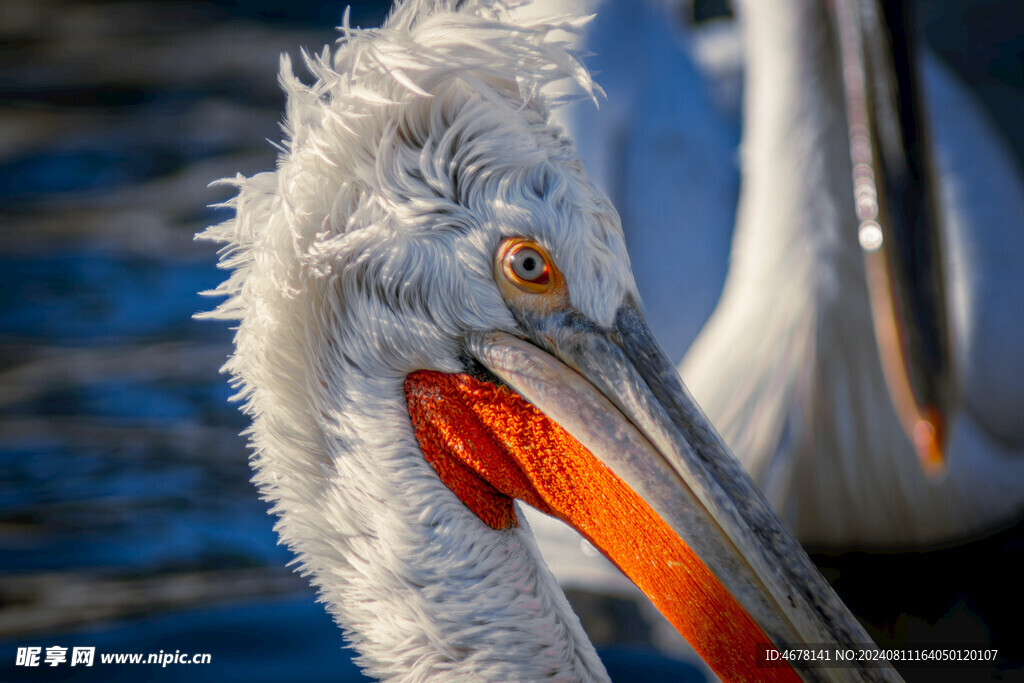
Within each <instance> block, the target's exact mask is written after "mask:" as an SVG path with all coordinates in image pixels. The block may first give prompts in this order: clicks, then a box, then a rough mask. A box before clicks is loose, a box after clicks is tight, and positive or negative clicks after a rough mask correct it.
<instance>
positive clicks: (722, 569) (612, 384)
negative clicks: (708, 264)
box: [406, 303, 895, 680]
mask: <svg viewBox="0 0 1024 683" xmlns="http://www.w3.org/2000/svg"><path fill="white" fill-rule="evenodd" d="M520 324H521V326H522V328H523V330H524V333H525V334H524V336H525V337H526V339H523V338H520V337H516V336H512V335H509V334H506V333H504V332H491V333H486V334H475V335H471V336H470V337H469V338H468V339H467V353H468V354H469V355H471V356H472V357H473V358H474V359H475V360H476V361H478V362H479V363H480V364H481V365H482V366H483V368H485V369H486V370H485V371H483V372H481V373H478V376H477V377H471V376H469V375H441V374H440V373H423V372H421V373H414V374H413V375H410V377H409V379H408V380H407V382H406V395H407V397H408V399H409V406H410V414H411V415H412V418H413V423H414V425H415V427H416V435H417V438H418V439H419V442H420V445H421V446H422V447H423V450H424V453H425V455H426V456H427V458H428V460H430V461H431V463H432V464H434V467H435V469H437V470H438V472H439V474H440V475H441V477H442V479H444V480H445V481H446V483H448V485H449V488H452V489H453V490H454V491H456V493H458V494H459V495H460V497H461V498H462V499H463V501H464V502H466V504H467V505H469V506H470V507H471V508H473V509H474V510H475V511H477V513H478V515H480V516H481V518H483V519H484V520H485V521H488V523H490V524H491V526H494V527H496V528H501V527H502V526H507V525H508V524H503V523H502V519H503V518H502V516H501V515H500V514H498V515H497V516H494V512H495V502H496V500H498V499H497V498H495V497H493V496H494V495H497V494H500V495H505V496H509V497H516V498H520V499H523V500H525V501H526V502H527V503H529V504H531V505H534V506H535V507H537V508H539V509H541V510H542V511H544V512H547V513H549V514H553V515H555V516H557V517H559V518H561V519H563V520H564V521H565V522H567V523H568V524H569V525H570V526H572V527H574V528H575V529H576V530H577V531H579V532H580V533H581V534H582V535H583V536H584V537H586V538H587V539H588V540H590V542H591V543H593V544H594V545H595V547H597V548H598V549H600V550H601V551H602V552H603V553H604V554H605V555H606V556H607V557H608V558H609V559H611V560H612V561H613V562H614V563H615V564H616V565H617V566H618V567H619V568H620V569H621V570H622V571H623V572H624V573H625V574H626V575H627V576H629V578H630V579H631V580H633V582H634V583H636V584H637V585H638V586H639V587H640V588H641V589H642V590H643V591H644V592H645V593H646V594H647V596H648V597H649V598H650V599H651V600H652V602H653V603H654V604H655V605H656V606H657V607H658V608H659V609H660V610H661V611H662V613H663V614H664V615H665V616H666V617H667V618H668V619H669V620H670V621H671V622H672V623H673V624H674V625H675V626H676V628H677V629H679V631H680V632H681V633H682V634H683V636H684V637H686V638H687V639H688V640H689V641H690V643H691V644H692V645H693V646H694V648H695V649H696V650H697V651H698V652H699V653H700V654H701V656H703V657H704V658H705V660H706V661H708V663H709V665H710V666H711V667H712V668H713V669H714V670H715V671H716V673H718V675H720V676H722V677H723V679H725V680H740V679H750V678H751V677H755V678H761V679H764V680H779V679H786V680H795V679H796V678H797V677H798V676H801V677H805V678H811V679H814V678H820V677H821V675H822V672H821V670H820V669H814V668H812V667H811V666H810V665H809V664H808V663H806V662H790V663H789V665H787V667H786V668H781V669H780V668H764V669H758V668H755V667H756V662H757V661H758V660H757V658H758V652H759V651H760V652H765V651H767V649H768V648H770V647H781V646H783V645H784V644H795V643H802V644H808V643H816V644H825V643H829V644H841V645H843V646H846V647H854V646H857V647H872V648H873V647H874V646H873V645H872V644H871V639H870V638H869V637H868V635H867V634H866V633H865V632H864V630H863V629H862V628H861V626H860V625H859V624H858V623H857V622H856V620H855V619H854V618H853V616H852V615H851V614H850V613H849V612H848V611H847V609H846V608H845V606H844V605H843V604H842V602H841V601H840V600H839V598H838V597H837V596H836V595H835V593H834V592H833V591H832V589H831V587H830V586H829V585H828V584H827V583H826V582H825V580H824V579H823V578H822V577H821V575H820V574H819V573H818V571H817V569H815V567H814V566H813V565H812V564H811V562H810V560H809V559H808V557H807V556H806V554H805V553H804V552H803V550H802V549H801V547H800V546H799V545H798V544H797V542H796V541H795V540H794V539H793V537H792V536H791V535H790V534H789V532H788V531H787V530H786V529H785V528H784V527H783V525H782V523H781V522H780V520H779V519H778V518H777V517H776V515H775V514H774V512H773V511H772V510H771V508H770V507H769V505H768V503H767V502H766V501H765V500H764V498H763V497H762V496H761V494H760V493H759V492H758V491H757V489H756V488H755V487H754V485H753V483H752V482H751V480H750V479H749V477H748V476H747V474H746V473H745V471H744V470H743V468H742V466H741V465H740V464H739V463H738V462H737V461H736V460H735V458H733V456H732V455H731V453H730V452H729V450H728V448H727V447H726V446H725V444H724V442H723V441H722V439H721V437H719V435H718V434H717V433H716V432H715V430H714V428H713V427H712V426H711V425H710V423H709V422H708V420H707V418H706V417H705V416H704V414H703V413H702V412H701V410H700V408H699V407H698V406H697V405H696V403H694V401H693V399H692V398H691V397H690V395H689V393H688V392H687V391H686V389H685V387H684V386H683V385H682V382H681V381H680V379H679V376H678V374H677V373H676V371H675V368H674V367H673V366H672V364H671V362H669V360H668V358H667V357H666V355H665V354H664V352H663V351H662V350H661V348H660V347H659V345H658V344H657V342H656V341H655V340H654V337H653V336H652V334H651V331H650V329H649V328H648V326H647V324H646V322H645V321H644V319H643V316H642V315H641V314H640V313H639V312H638V311H637V309H636V308H635V307H634V306H633V305H631V304H630V303H626V304H624V305H623V306H622V307H621V308H620V309H619V311H618V314H617V317H616V319H615V322H614V324H613V326H612V327H611V328H607V329H603V328H601V327H599V326H598V325H596V324H594V323H593V322H592V321H590V320H588V319H586V318H585V317H584V316H582V315H581V314H580V313H578V312H577V311H575V309H572V308H567V309H564V310H561V311H557V312H553V313H548V314H544V315H538V316H534V317H531V318H526V319H520ZM488 377H490V378H492V379H488ZM493 378H496V380H497V381H496V382H495V381H493ZM455 404H458V405H457V406H456V405H455ZM460 411H461V412H460ZM451 460H457V461H458V464H456V465H453V464H452V463H451ZM509 462H511V465H509ZM469 469H472V470H473V471H474V472H475V473H476V474H477V475H478V476H479V477H480V478H482V479H483V480H485V482H486V487H492V489H487V488H486V487H480V486H477V487H476V488H473V487H472V486H467V483H466V482H467V480H466V479H465V476H464V475H465V472H466V470H469ZM460 477H461V478H460ZM488 496H492V497H491V498H488ZM762 660H763V657H762ZM865 664H866V666H865V668H863V669H861V670H859V671H857V674H858V675H860V676H863V677H864V679H865V680H868V679H878V680H885V679H889V678H893V677H895V674H894V673H893V672H892V670H891V669H886V668H874V666H873V664H867V663H865ZM790 666H791V667H792V668H790ZM853 671H854V670H853V669H851V670H848V673H850V675H853Z"/></svg>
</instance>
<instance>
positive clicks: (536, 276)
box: [497, 237, 557, 294]
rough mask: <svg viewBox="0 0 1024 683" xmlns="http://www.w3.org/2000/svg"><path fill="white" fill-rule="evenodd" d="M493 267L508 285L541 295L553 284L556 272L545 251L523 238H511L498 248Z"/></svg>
mask: <svg viewBox="0 0 1024 683" xmlns="http://www.w3.org/2000/svg"><path fill="white" fill-rule="evenodd" d="M497 265H498V268H499V269H500V272H501V275H502V276H503V277H504V278H505V280H507V281H508V282H509V283H511V284H513V285H515V286H516V287H518V288H519V289H521V290H522V291H524V292H528V293H530V294H543V293H545V292H547V291H549V290H550V289H551V288H552V286H554V284H555V280H556V274H557V271H556V269H555V266H554V264H553V263H552V260H551V256H550V255H549V254H548V252H547V250H546V249H545V248H544V247H542V246H541V245H539V244H537V243H536V242H534V241H533V240H528V239H526V238H525V237H511V238H509V239H507V240H505V241H504V242H503V243H502V245H501V248H499V249H498V255H497Z"/></svg>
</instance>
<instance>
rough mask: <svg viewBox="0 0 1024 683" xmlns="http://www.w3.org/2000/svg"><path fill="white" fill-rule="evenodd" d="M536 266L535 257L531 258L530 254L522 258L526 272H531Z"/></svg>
mask: <svg viewBox="0 0 1024 683" xmlns="http://www.w3.org/2000/svg"><path fill="white" fill-rule="evenodd" d="M536 267H537V259H535V258H533V257H532V256H527V257H526V258H525V259H523V270H525V271H526V272H527V273H532V272H533V269H534V268H536Z"/></svg>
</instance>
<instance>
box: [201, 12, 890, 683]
mask: <svg viewBox="0 0 1024 683" xmlns="http://www.w3.org/2000/svg"><path fill="white" fill-rule="evenodd" d="M579 23H580V22H579V21H578V20H575V19H572V18H568V17H562V18H560V19H559V18H551V17H548V18H546V19H544V18H528V17H526V16H523V15H519V14H517V13H516V12H515V11H510V10H507V9H505V5H503V4H496V5H493V6H492V5H489V4H487V3H484V2H474V1H473V0H465V1H455V0H433V1H428V0H408V1H407V2H404V3H399V4H398V5H397V6H396V7H395V9H394V11H393V12H392V14H391V15H390V17H389V18H388V20H387V22H386V23H385V25H384V26H383V27H382V28H380V29H369V30H357V29H352V28H350V27H349V26H348V21H347V19H346V21H345V22H344V26H343V27H342V39H341V41H340V43H339V45H338V47H337V48H336V49H335V50H333V51H332V50H330V49H328V48H325V49H324V51H323V52H321V53H320V54H318V55H314V56H307V59H306V66H307V68H308V69H309V70H310V72H311V73H312V75H313V77H314V81H313V83H312V84H310V85H306V84H303V83H302V82H300V81H299V79H298V78H297V77H296V76H294V75H293V72H292V69H291V65H290V63H289V60H288V59H287V58H286V57H285V58H282V69H281V76H280V80H281V83H282V85H283V87H284V89H285V91H286V93H287V96H288V103H287V110H286V120H285V124H284V129H285V141H284V142H283V144H282V146H281V155H280V158H279V163H278V167H277V170H275V171H273V172H266V173H261V174H257V175H255V176H253V177H251V178H244V177H241V176H238V177H236V178H234V179H233V180H232V181H231V182H232V183H234V184H235V185H237V187H238V195H237V197H236V198H235V199H234V200H232V201H231V202H230V205H231V206H232V207H233V208H234V210H235V217H234V218H232V219H231V220H229V221H227V222H225V223H222V224H220V225H217V226H214V227H212V228H209V229H208V230H207V231H205V232H204V233H202V234H201V235H200V237H201V238H202V239H208V240H213V241H216V242H220V243H222V244H223V245H224V246H223V247H222V251H221V266H222V267H223V268H225V269H228V270H230V271H231V275H230V277H229V278H228V279H227V280H226V281H225V282H224V283H223V284H222V285H221V286H220V287H219V288H218V289H216V290H215V291H214V292H213V294H216V295H221V296H226V297H227V299H226V301H224V302H223V303H222V304H221V305H220V306H219V307H218V308H217V309H216V310H215V311H214V312H212V313H210V314H207V315H208V317H212V318H217V319H227V320H236V321H238V327H237V332H236V336H235V350H234V354H233V355H232V356H231V358H230V360H229V361H228V362H227V364H226V365H225V369H226V371H227V372H229V373H230V374H231V376H232V378H233V382H234V385H235V386H236V387H237V388H238V394H237V397H238V398H239V399H241V400H243V401H244V411H245V412H246V413H247V414H248V415H249V416H250V417H251V418H252V425H251V427H250V428H249V429H248V431H247V434H248V437H249V441H250V445H251V448H252V451H253V455H252V463H253V467H254V469H255V472H256V474H255V477H254V481H255V482H256V484H257V485H258V487H259V489H260V492H261V494H262V495H263V497H264V498H265V499H266V500H267V501H268V502H269V503H270V505H271V511H272V512H273V513H274V514H275V515H276V516H277V518H278V521H277V524H276V530H277V533H278V534H279V536H280V538H281V541H282V542H283V543H284V544H286V545H287V546H288V547H289V548H291V550H292V551H293V552H294V553H295V555H296V562H297V564H298V566H299V568H300V570H301V571H302V572H303V573H304V574H305V575H307V576H309V578H310V580H311V582H312V583H313V585H314V586H315V587H316V588H317V590H318V591H319V593H320V597H321V599H322V600H323V601H324V602H325V603H326V605H327V609H328V610H329V611H330V612H331V614H332V615H333V616H334V617H335V619H336V620H337V622H338V623H339V624H340V625H341V626H342V627H343V628H344V630H345V634H346V637H347V639H348V640H349V642H350V643H351V645H352V646H353V647H354V648H355V649H356V650H357V651H358V652H359V658H358V663H359V665H360V666H361V667H362V668H363V670H364V671H365V672H366V673H367V674H369V675H371V676H375V677H379V678H382V679H398V678H401V679H410V680H424V679H433V678H435V677H441V678H445V679H467V678H470V679H485V680H539V679H549V678H552V679H557V680H588V679H595V680H603V679H605V678H606V676H605V672H604V670H603V667H602V665H601V663H600V661H599V660H598V658H597V656H596V654H595V652H594V649H593V647H592V646H591V644H590V643H589V642H588V641H587V639H586V636H585V635H584V633H583V631H582V629H581V627H580V624H579V621H578V620H577V618H576V617H575V615H573V613H572V611H571V609H570V608H569V605H568V603H567V601H566V599H565V597H564V595H563V594H562V593H561V592H560V591H559V589H558V587H557V585H556V583H555V581H554V579H553V577H552V576H551V574H550V572H549V571H548V570H547V569H546V567H545V566H544V564H543V562H542V560H541V558H540V554H539V551H538V550H537V548H536V546H535V544H534V543H533V540H532V538H531V535H530V532H529V531H528V530H527V529H526V528H524V526H523V525H522V524H520V522H519V520H518V517H517V515H516V512H515V508H514V507H513V506H512V499H513V498H518V499H522V500H525V501H526V502H528V503H529V504H531V505H532V506H534V507H537V508H539V509H541V510H543V511H545V512H548V513H549V514H553V515H555V516H558V517H560V518H562V519H563V520H565V521H566V522H567V523H569V524H570V525H572V526H574V527H575V528H576V529H577V530H579V531H580V532H582V533H583V534H584V535H585V536H586V537H587V538H588V539H589V540H590V541H591V542H592V543H594V545H595V546H596V547H598V548H600V549H601V550H602V552H604V553H605V554H606V555H607V556H608V557H609V558H611V559H612V560H613V561H614V562H615V563H616V564H617V565H618V566H619V567H620V569H622V571H623V572H624V573H625V574H626V575H627V576H629V578H630V579H631V580H632V581H634V582H635V583H636V584H637V585H638V586H639V587H640V588H641V589H642V590H644V592H645V593H646V594H647V595H648V596H649V597H650V598H651V599H652V601H653V602H654V603H655V604H656V605H657V606H658V608H659V609H660V610H661V611H662V612H663V613H664V614H665V615H666V616H667V617H668V618H669V620H670V621H672V622H673V624H674V625H675V626H676V627H677V628H678V629H679V630H680V632H681V633H683V635H684V636H686V637H687V638H688V639H689V640H690V642H691V643H692V644H693V645H694V647H695V649H696V650H697V651H698V652H699V653H700V654H701V655H702V656H703V657H704V658H705V660H706V661H708V663H709V664H710V666H711V667H712V668H713V669H714V670H715V671H716V672H717V673H718V674H719V675H720V676H722V677H723V678H725V679H728V680H744V679H755V678H756V679H759V680H765V679H785V680H795V679H796V678H797V677H798V676H800V677H804V678H810V679H816V678H824V677H826V676H837V677H842V678H852V679H864V680H874V679H877V680H891V679H894V678H895V674H894V673H893V671H892V669H891V668H888V667H880V668H875V667H874V666H872V665H870V664H861V665H859V668H851V669H831V670H823V669H817V668H815V667H814V666H813V665H811V664H808V663H806V662H793V663H791V664H789V665H787V666H785V667H783V668H762V669H757V668H755V652H756V650H757V647H758V645H759V644H760V646H762V647H766V646H768V644H772V643H773V644H775V645H777V646H782V645H783V644H785V643H837V644H840V645H841V646H843V647H853V646H854V645H856V644H866V643H870V639H869V638H868V637H867V635H866V634H865V633H864V631H863V629H862V628H861V627H860V626H859V625H858V624H857V623H856V621H855V620H854V619H853V618H852V617H851V616H850V614H849V613H848V611H846V609H845V607H844V606H843V605H842V603H841V602H840V601H839V600H838V599H837V598H836V596H835V594H834V593H833V592H832V590H831V589H830V588H829V587H828V585H827V583H825V582H824V580H823V579H822V578H821V576H820V575H819V574H818V573H817V571H816V570H815V569H814V567H813V565H811V564H810V562H809V560H808V558H807V557H806V555H805V554H804V553H803V552H802V550H801V549H800V547H799V545H797V543H796V541H795V540H794V539H793V538H792V536H791V535H790V534H789V533H788V532H786V531H785V529H784V528H783V526H782V525H781V523H780V521H779V520H778V518H777V517H776V516H775V515H774V513H772V512H771V509H770V507H769V506H768V504H767V503H766V501H765V500H764V499H763V497H762V496H761V495H760V494H759V493H758V492H757V491H756V489H755V488H754V487H753V485H752V483H751V482H750V480H749V478H748V477H747V475H746V474H745V473H744V471H743V469H742V467H741V466H740V465H739V464H738V463H737V462H736V460H735V459H734V458H733V457H732V456H731V455H730V454H729V452H728V449H727V448H726V447H725V445H724V443H723V442H722V441H721V439H720V438H719V437H718V436H717V433H716V432H715V431H714V429H713V428H712V427H711V425H710V424H709V423H708V422H707V421H706V419H705V418H704V417H703V414H702V413H701V412H700V410H699V408H697V407H696V405H695V404H694V403H693V401H692V399H690V398H689V395H688V394H687V392H686V390H685V388H684V387H683V386H682V384H681V382H680V380H679V378H678V375H677V374H676V372H675V370H674V368H673V367H672V365H671V363H670V361H669V360H668V359H667V358H666V356H665V354H664V353H663V352H662V351H661V350H660V348H659V347H658V345H657V343H656V342H655V341H654V338H653V336H652V334H651V333H650V330H649V328H648V327H647V325H646V322H645V320H644V317H643V315H642V314H641V312H640V308H641V303H640V299H639V295H638V294H637V291H636V286H635V283H634V281H633V277H632V275H631V272H630V269H629V262H628V258H627V255H626V250H625V246H624V242H623V237H622V232H621V227H620V225H619V221H618V218H617V215H616V213H615V211H614V209H613V208H612V206H611V205H610V203H609V202H608V201H607V199H606V198H605V197H604V196H603V195H602V194H601V193H600V192H599V191H597V190H596V189H595V187H594V186H593V185H592V184H591V183H590V182H589V181H588V180H587V179H586V176H585V175H584V173H583V170H582V167H581V164H580V162H579V161H578V159H577V157H576V155H575V152H574V149H573V146H572V144H571V142H570V141H569V140H568V138H567V137H566V136H565V134H564V132H563V131H562V130H561V129H560V128H558V127H557V126H554V125H552V124H551V123H550V120H549V113H548V105H547V103H546V100H545V98H544V96H543V95H542V94H541V89H542V88H543V87H544V85H546V84H548V83H550V82H551V81H554V80H558V79H570V80H572V81H575V82H576V83H577V84H578V85H579V87H580V88H581V89H582V91H583V92H584V93H586V94H592V93H594V92H595V88H594V86H593V84H592V82H591V79H590V76H589V74H588V73H587V71H586V70H585V69H584V68H583V67H582V66H581V65H580V63H579V62H578V61H577V59H576V58H575V57H574V56H573V55H572V54H571V53H570V52H569V51H568V50H567V49H566V45H565V43H564V42H563V41H562V40H561V39H560V38H558V34H557V33H556V32H557V31H564V30H569V31H572V30H577V29H578V26H579Z"/></svg>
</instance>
